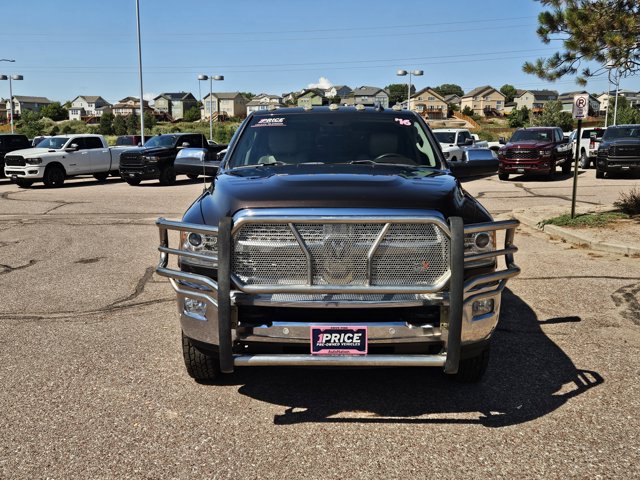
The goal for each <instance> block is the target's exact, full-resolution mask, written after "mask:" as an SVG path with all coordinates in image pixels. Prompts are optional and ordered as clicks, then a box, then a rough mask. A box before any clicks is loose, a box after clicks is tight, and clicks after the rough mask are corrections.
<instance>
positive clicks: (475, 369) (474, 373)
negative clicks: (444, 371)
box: [453, 347, 489, 383]
mask: <svg viewBox="0 0 640 480" xmlns="http://www.w3.org/2000/svg"><path fill="white" fill-rule="evenodd" d="M488 366H489V347H486V348H485V349H484V350H482V351H481V352H480V353H479V354H478V355H475V356H473V357H469V358H465V359H464V360H460V365H459V366H458V373H456V374H455V375H454V376H453V378H454V379H455V380H456V381H458V382H462V383H476V382H479V381H480V380H482V377H483V376H484V374H485V372H486V371H487V367H488Z"/></svg>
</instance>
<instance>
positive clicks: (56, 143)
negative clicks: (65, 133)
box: [38, 137, 69, 150]
mask: <svg viewBox="0 0 640 480" xmlns="http://www.w3.org/2000/svg"><path fill="white" fill-rule="evenodd" d="M68 141H69V138H68V137H51V138H45V139H44V140H42V141H41V142H40V143H38V148H51V149H54V150H57V149H59V148H62V147H63V146H64V144H65V143H67V142H68Z"/></svg>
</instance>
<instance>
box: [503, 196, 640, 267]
mask: <svg viewBox="0 0 640 480" xmlns="http://www.w3.org/2000/svg"><path fill="white" fill-rule="evenodd" d="M612 209H613V207H612V206H609V207H605V206H603V207H595V208H594V207H590V208H585V207H582V208H577V209H576V213H578V214H584V213H593V212H606V211H610V210H612ZM566 213H569V211H568V210H567V209H566V208H565V207H558V206H553V207H535V208H526V209H517V210H514V211H513V212H511V214H510V216H511V217H512V218H515V219H517V220H520V222H521V223H523V224H525V225H528V226H530V227H532V228H536V229H538V230H542V231H544V232H545V233H547V234H549V235H552V236H554V237H559V238H562V239H563V240H565V241H567V242H570V243H573V244H576V245H582V246H585V247H588V248H591V249H592V250H598V251H602V252H609V253H617V254H620V255H627V256H640V219H629V220H621V221H618V222H614V223H611V224H609V225H607V226H606V227H599V228H595V227H582V228H575V227H571V228H570V227H559V226H556V225H545V226H544V227H540V223H541V222H542V221H543V220H548V219H550V218H554V217H557V216H560V215H563V214H566Z"/></svg>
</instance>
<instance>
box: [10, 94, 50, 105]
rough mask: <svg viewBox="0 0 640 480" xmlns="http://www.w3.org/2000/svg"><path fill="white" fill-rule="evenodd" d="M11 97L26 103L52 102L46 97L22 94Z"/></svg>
mask: <svg viewBox="0 0 640 480" xmlns="http://www.w3.org/2000/svg"><path fill="white" fill-rule="evenodd" d="M13 99H14V100H17V101H19V102H26V103H52V102H51V100H49V99H48V98H47V97H26V96H22V95H14V96H13Z"/></svg>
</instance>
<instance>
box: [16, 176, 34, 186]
mask: <svg viewBox="0 0 640 480" xmlns="http://www.w3.org/2000/svg"><path fill="white" fill-rule="evenodd" d="M16 184H17V185H18V186H19V187H20V188H29V187H30V186H31V185H33V180H25V179H24V178H17V179H16Z"/></svg>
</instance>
